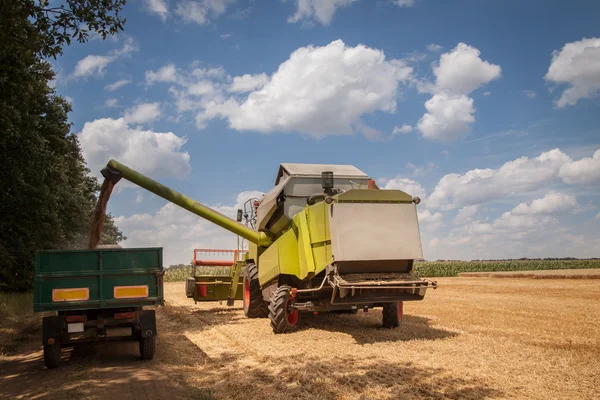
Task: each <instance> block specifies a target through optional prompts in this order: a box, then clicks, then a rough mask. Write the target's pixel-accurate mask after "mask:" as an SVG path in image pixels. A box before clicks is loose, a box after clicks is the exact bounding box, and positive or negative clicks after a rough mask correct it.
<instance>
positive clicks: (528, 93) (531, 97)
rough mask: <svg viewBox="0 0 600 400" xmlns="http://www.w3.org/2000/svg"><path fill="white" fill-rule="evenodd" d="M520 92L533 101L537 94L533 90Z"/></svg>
mask: <svg viewBox="0 0 600 400" xmlns="http://www.w3.org/2000/svg"><path fill="white" fill-rule="evenodd" d="M522 92H523V94H524V95H525V96H527V97H529V98H530V99H535V98H536V96H537V93H536V92H535V91H534V90H523V91H522Z"/></svg>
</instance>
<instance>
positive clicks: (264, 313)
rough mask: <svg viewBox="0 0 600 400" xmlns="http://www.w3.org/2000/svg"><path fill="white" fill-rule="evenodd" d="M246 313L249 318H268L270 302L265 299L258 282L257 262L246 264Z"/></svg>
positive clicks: (244, 298)
mask: <svg viewBox="0 0 600 400" xmlns="http://www.w3.org/2000/svg"><path fill="white" fill-rule="evenodd" d="M243 300H244V315H246V317H248V318H267V317H268V316H269V303H268V302H266V301H265V300H264V299H263V295H262V291H261V290H260V284H259V283H258V268H257V267H256V264H248V265H246V270H245V271H244V297H243Z"/></svg>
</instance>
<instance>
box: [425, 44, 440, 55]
mask: <svg viewBox="0 0 600 400" xmlns="http://www.w3.org/2000/svg"><path fill="white" fill-rule="evenodd" d="M442 49H443V47H442V46H440V45H439V44H435V43H431V44H428V45H427V50H428V51H431V52H432V53H437V52H438V51H442Z"/></svg>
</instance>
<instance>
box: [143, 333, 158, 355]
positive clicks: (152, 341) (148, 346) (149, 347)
mask: <svg viewBox="0 0 600 400" xmlns="http://www.w3.org/2000/svg"><path fill="white" fill-rule="evenodd" d="M155 350H156V336H148V337H145V338H141V339H140V355H141V356H142V359H143V360H152V359H153V358H154V352H155Z"/></svg>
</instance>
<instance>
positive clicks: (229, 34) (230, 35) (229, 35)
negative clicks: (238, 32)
mask: <svg viewBox="0 0 600 400" xmlns="http://www.w3.org/2000/svg"><path fill="white" fill-rule="evenodd" d="M219 36H220V37H221V39H223V40H227V39H229V38H230V37H232V36H233V33H222V34H220V35H219Z"/></svg>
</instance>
